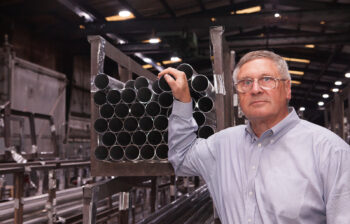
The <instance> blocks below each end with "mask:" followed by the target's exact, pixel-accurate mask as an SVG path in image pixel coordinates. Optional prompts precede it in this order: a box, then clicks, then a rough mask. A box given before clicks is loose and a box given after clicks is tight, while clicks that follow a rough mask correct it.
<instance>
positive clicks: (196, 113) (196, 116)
mask: <svg viewBox="0 0 350 224" xmlns="http://www.w3.org/2000/svg"><path fill="white" fill-rule="evenodd" d="M193 118H194V120H195V121H196V122H197V125H198V127H200V126H202V125H204V123H205V116H204V114H203V113H202V112H200V111H194V112H193Z"/></svg>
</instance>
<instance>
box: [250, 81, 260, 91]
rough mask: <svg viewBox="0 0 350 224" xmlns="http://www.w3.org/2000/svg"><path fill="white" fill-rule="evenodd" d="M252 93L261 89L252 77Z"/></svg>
mask: <svg viewBox="0 0 350 224" xmlns="http://www.w3.org/2000/svg"><path fill="white" fill-rule="evenodd" d="M251 91H252V93H255V94H256V93H260V92H261V91H262V89H261V87H260V85H259V83H258V80H256V79H254V82H253V87H252V90H251Z"/></svg>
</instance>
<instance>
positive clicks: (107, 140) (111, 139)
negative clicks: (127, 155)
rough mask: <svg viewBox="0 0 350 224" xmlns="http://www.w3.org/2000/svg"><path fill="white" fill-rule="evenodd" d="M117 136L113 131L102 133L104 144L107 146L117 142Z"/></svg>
mask: <svg viewBox="0 0 350 224" xmlns="http://www.w3.org/2000/svg"><path fill="white" fill-rule="evenodd" d="M115 141H116V136H115V134H114V133H113V132H110V131H107V132H105V133H104V134H103V135H102V144H103V145H105V146H112V145H114V144H115Z"/></svg>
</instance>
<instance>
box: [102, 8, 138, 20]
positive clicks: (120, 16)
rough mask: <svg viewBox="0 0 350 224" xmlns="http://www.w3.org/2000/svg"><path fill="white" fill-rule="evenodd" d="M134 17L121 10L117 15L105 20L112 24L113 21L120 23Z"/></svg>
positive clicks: (128, 12)
mask: <svg viewBox="0 0 350 224" xmlns="http://www.w3.org/2000/svg"><path fill="white" fill-rule="evenodd" d="M134 18H135V16H134V14H132V13H131V12H130V11H128V10H122V11H120V12H119V13H118V14H117V15H113V16H107V17H105V19H106V20H107V21H108V22H113V21H122V20H128V19H134Z"/></svg>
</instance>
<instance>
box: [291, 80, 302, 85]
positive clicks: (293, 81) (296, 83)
mask: <svg viewBox="0 0 350 224" xmlns="http://www.w3.org/2000/svg"><path fill="white" fill-rule="evenodd" d="M291 82H292V84H295V85H300V84H301V82H300V81H296V80H292V81H291Z"/></svg>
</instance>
